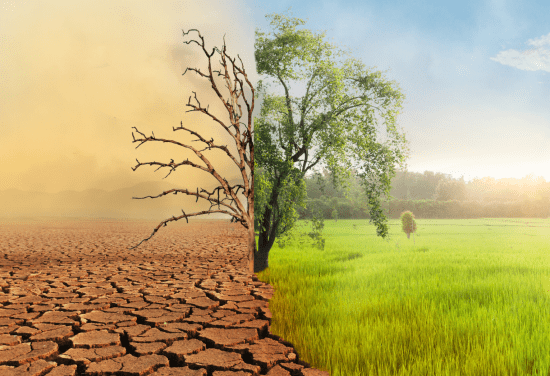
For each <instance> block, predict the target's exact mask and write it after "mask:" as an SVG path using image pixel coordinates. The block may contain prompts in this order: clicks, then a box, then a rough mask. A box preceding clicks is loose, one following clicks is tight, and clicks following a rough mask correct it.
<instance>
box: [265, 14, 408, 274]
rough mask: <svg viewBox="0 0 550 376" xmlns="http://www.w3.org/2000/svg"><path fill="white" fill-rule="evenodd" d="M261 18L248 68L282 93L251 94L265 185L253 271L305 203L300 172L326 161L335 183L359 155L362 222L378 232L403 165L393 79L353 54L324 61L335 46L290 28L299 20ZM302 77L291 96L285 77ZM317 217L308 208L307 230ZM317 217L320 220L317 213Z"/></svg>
mask: <svg viewBox="0 0 550 376" xmlns="http://www.w3.org/2000/svg"><path fill="white" fill-rule="evenodd" d="M266 17H269V18H272V21H271V25H272V26H274V27H276V28H277V30H278V33H274V34H273V36H274V37H273V39H269V38H267V37H265V36H264V35H265V34H264V33H262V32H259V31H258V30H256V40H255V58H256V69H257V71H258V73H259V74H265V75H267V76H269V77H272V78H273V79H275V81H276V82H277V83H279V84H280V85H281V86H282V88H283V89H284V95H283V96H278V95H274V94H273V95H268V94H267V93H266V92H265V90H266V88H267V87H268V84H265V85H264V83H263V82H262V81H261V80H260V81H259V83H258V86H257V93H258V95H259V94H260V93H262V94H264V99H263V103H262V109H261V113H260V117H259V118H257V119H255V122H254V125H255V132H256V139H255V143H256V158H257V161H258V166H259V167H261V168H263V169H264V170H265V171H266V172H267V175H266V178H267V179H269V182H270V183H269V185H268V186H266V187H265V189H267V192H265V193H264V192H262V193H261V194H265V197H267V200H266V202H265V204H264V205H258V206H257V207H256V208H255V214H256V215H257V217H258V223H259V226H260V229H259V239H258V252H257V255H256V257H255V261H257V262H258V263H257V264H255V267H254V269H255V271H261V270H264V269H265V268H267V267H268V255H269V250H270V249H271V247H272V245H273V242H274V240H275V238H276V237H278V236H280V235H283V234H284V233H287V232H289V231H290V230H291V229H292V228H293V225H294V221H295V218H296V216H295V214H296V213H295V211H294V208H295V207H296V206H301V207H305V206H304V205H305V186H304V185H303V183H304V176H305V173H306V172H307V171H309V170H310V169H312V168H313V167H314V166H316V165H317V164H319V163H320V162H323V164H326V165H327V166H328V170H329V171H330V172H331V175H332V183H333V185H334V186H335V187H338V186H339V185H342V184H343V185H345V182H346V179H349V178H350V174H351V171H352V162H353V158H352V156H353V157H355V159H356V160H358V161H359V162H358V163H357V164H356V166H355V168H356V170H357V171H358V176H359V177H360V178H361V184H362V186H363V190H364V191H365V194H366V197H367V202H368V207H369V211H370V217H371V218H370V221H371V223H372V222H374V224H375V225H376V227H377V234H378V235H379V236H381V237H383V238H385V237H386V236H387V235H388V226H387V218H386V216H385V215H384V213H383V210H382V207H381V200H382V195H385V196H388V195H389V190H390V183H391V178H392V177H393V176H394V175H395V166H394V165H395V164H396V163H398V164H400V165H401V167H402V168H405V167H404V162H405V159H406V156H407V152H408V148H407V147H406V139H405V136H404V134H403V135H402V134H400V133H399V132H398V129H397V127H396V124H395V117H396V115H397V114H398V113H399V109H400V108H401V104H402V101H403V99H404V95H403V94H402V93H401V92H400V91H399V89H398V88H397V84H396V83H395V82H390V81H387V80H386V79H385V78H383V77H382V74H381V73H380V72H378V71H376V72H371V71H369V70H367V69H366V68H365V66H364V65H363V64H362V63H361V62H360V61H358V60H356V59H353V58H350V59H348V60H346V61H345V62H344V63H343V66H340V67H338V66H337V65H336V63H335V59H334V58H332V59H331V56H332V55H333V50H334V49H335V47H333V46H331V45H330V44H328V43H325V42H323V40H322V39H323V38H324V36H325V34H324V33H322V34H315V35H314V34H312V33H311V32H310V31H309V30H299V31H298V30H296V26H298V25H303V24H305V22H304V21H303V20H301V19H296V18H292V19H289V18H287V17H285V16H281V15H273V14H272V15H268V16H266ZM334 55H336V56H341V55H343V53H342V52H340V51H338V52H337V53H336V54H334ZM296 68H300V69H299V70H298V69H296ZM302 79H308V82H307V84H306V93H305V95H304V96H303V97H302V98H294V97H291V93H290V80H302ZM295 115H298V117H299V119H295V117H294V116H295ZM379 119H381V120H382V121H383V124H384V125H385V128H386V134H387V140H386V141H385V142H384V143H381V142H378V141H377V129H376V127H375V125H378V124H379V122H380V120H379ZM313 147H316V148H317V150H316V152H315V153H314V152H313V149H312V148H313ZM308 162H309V164H308ZM312 171H313V170H312ZM319 180H320V179H319ZM346 190H349V188H347V187H346ZM256 192H257V194H260V192H258V191H256ZM281 197H283V198H281ZM318 220H319V217H318V214H316V216H315V218H314V220H313V223H314V228H317V229H318V231H320V229H322V226H320V225H319V226H317V225H316V223H317V222H316V221H318ZM320 221H321V224H322V218H321V219H320ZM317 238H318V237H317Z"/></svg>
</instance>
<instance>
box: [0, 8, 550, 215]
mask: <svg viewBox="0 0 550 376" xmlns="http://www.w3.org/2000/svg"><path fill="white" fill-rule="evenodd" d="M403 3H404V2H402V1H369V2H364V1H315V2H314V1H300V2H295V1H288V0H280V1H277V2H271V1H270V2H268V1H261V0H238V1H231V2H227V1H213V0H210V1H202V2H195V1H154V2H153V1H132V2H112V1H101V0H100V1H94V2H73V1H66V0H65V1H55V2H30V1H26V2H25V1H3V2H2V3H1V7H0V90H1V93H2V95H1V96H0V132H1V133H0V134H1V137H0V161H2V163H0V176H1V177H2V179H0V191H3V190H8V189H20V190H24V191H36V192H47V193H52V194H53V193H57V192H61V191H65V190H74V191H83V190H86V189H103V190H106V191H113V190H117V189H123V188H128V187H131V186H134V185H136V184H138V183H143V182H151V181H165V182H170V183H174V185H177V186H178V187H181V188H191V189H195V188H196V187H197V186H199V187H201V186H214V185H215V184H216V183H217V181H216V180H215V179H214V178H213V177H211V176H210V175H209V174H208V173H206V172H203V171H198V170H196V169H193V168H192V167H189V166H185V167H180V168H178V170H177V171H176V172H174V173H172V174H171V175H170V176H168V177H167V178H166V179H164V180H163V179H162V178H163V177H164V176H166V174H167V173H168V171H167V170H165V169H163V170H159V171H157V172H155V171H154V170H155V169H156V167H150V166H142V167H140V168H138V169H137V170H136V171H132V169H131V168H132V167H135V165H136V164H137V162H136V158H137V159H138V160H139V161H140V162H151V161H163V162H169V160H170V158H174V159H175V160H176V161H177V160H178V159H180V160H181V159H185V158H189V160H191V161H194V162H197V163H199V162H200V160H199V159H198V158H197V157H196V156H195V155H194V153H193V152H192V151H190V150H185V149H183V148H179V147H177V146H175V145H165V144H161V143H158V144H154V143H151V142H148V143H145V144H143V145H141V146H140V147H139V148H138V149H135V147H136V146H137V145H138V143H132V131H133V129H132V127H137V128H138V130H139V131H140V132H143V133H144V134H146V135H150V134H151V132H154V134H155V136H156V137H157V138H161V137H162V138H167V139H174V140H178V141H180V142H182V143H187V144H191V146H196V145H199V143H196V142H193V143H191V142H190V141H191V140H192V139H194V137H193V136H190V135H189V134H188V133H184V131H181V130H180V131H177V132H173V131H172V127H177V126H179V124H180V121H181V122H183V124H184V126H187V127H189V128H191V129H193V130H195V131H198V132H200V134H201V135H203V136H204V137H205V138H208V139H209V138H210V137H213V138H214V141H215V142H216V143H218V142H219V143H220V144H224V145H228V146H229V148H230V151H231V152H232V153H235V154H236V147H235V144H234V141H233V140H232V138H230V136H229V135H228V134H227V133H226V132H225V130H223V129H222V128H221V127H220V126H219V125H216V123H215V122H213V121H212V120H210V119H209V118H207V117H206V115H204V114H197V113H186V112H185V111H187V110H189V109H190V108H189V107H186V104H187V102H188V98H189V96H192V95H193V94H192V91H195V92H197V97H198V98H199V101H200V102H201V104H204V105H207V104H208V105H210V109H211V110H212V112H213V114H215V115H218V116H226V118H225V120H226V121H227V120H228V118H227V114H226V113H225V114H224V109H223V107H221V103H220V101H219V99H218V98H217V96H215V93H214V92H213V90H212V89H211V88H210V87H209V86H208V85H207V84H206V79H204V78H201V77H199V76H198V75H197V74H195V73H194V72H190V71H188V72H187V73H186V74H185V76H182V73H183V72H184V71H185V68H186V67H196V68H199V69H202V70H203V71H205V68H206V66H207V65H206V62H207V58H206V56H205V55H204V52H203V51H202V50H201V48H200V47H199V46H197V45H196V44H190V45H187V44H184V43H183V41H189V40H190V39H192V38H194V39H197V36H198V34H196V32H192V34H190V36H187V37H183V35H182V29H184V30H185V31H188V30H189V29H198V30H199V31H200V33H201V35H202V36H203V37H204V38H205V43H206V48H207V50H208V51H209V52H211V50H212V48H213V47H214V46H217V47H221V46H222V44H223V36H224V34H225V35H226V36H225V41H226V45H227V50H228V53H229V54H230V56H232V57H236V55H237V54H238V55H239V56H240V57H241V59H242V60H243V63H244V66H245V69H246V72H247V75H248V78H249V80H250V81H251V82H252V83H253V84H255V83H256V82H257V81H258V79H259V78H264V79H265V78H266V77H260V76H258V75H257V74H256V69H255V61H254V30H255V28H259V29H260V30H261V31H264V32H267V33H270V32H271V31H272V30H273V29H272V28H271V26H270V25H269V20H268V19H267V18H266V17H265V16H266V15H267V14H270V13H279V14H283V13H284V14H286V15H288V16H291V17H297V18H301V19H304V21H306V24H305V25H303V26H299V27H298V29H309V30H311V31H312V32H323V31H326V37H325V41H327V42H330V43H332V44H334V45H336V46H338V47H339V48H341V49H349V50H350V51H351V54H352V56H353V57H354V58H357V59H359V60H361V61H362V62H363V63H364V64H365V65H366V66H367V67H372V69H374V70H379V71H382V72H384V76H385V77H386V78H387V79H389V80H395V81H396V82H397V83H398V85H399V87H400V89H401V91H402V92H403V93H404V94H405V96H406V100H405V102H404V104H403V110H402V111H401V113H400V114H399V115H398V116H397V124H398V126H399V127H400V129H401V130H402V131H403V132H404V133H405V134H406V137H407V140H408V141H409V147H410V149H411V156H410V158H409V159H408V160H407V166H408V170H409V171H413V172H423V171H425V170H429V171H434V172H442V173H446V174H451V175H452V176H453V177H454V178H459V177H461V176H463V177H464V179H465V180H466V181H469V180H471V179H473V178H474V177H479V178H481V177H486V176H489V177H494V178H496V179H500V178H518V179H519V178H522V177H524V176H526V175H528V174H533V175H534V176H537V177H538V176H542V177H543V178H545V180H546V181H550V75H549V72H550V26H548V22H546V21H547V19H546V15H547V14H550V3H549V2H547V1H531V2H527V3H526V2H513V1H497V0H494V1H446V2H441V1H436V0H432V1H414V2H408V4H409V5H404V4H403ZM289 7H292V8H291V10H290V12H287V10H288V8H289ZM212 61H213V62H217V61H219V55H217V54H216V55H215V56H214V57H213V58H212ZM217 67H219V65H217ZM268 81H269V80H268ZM270 82H273V81H270ZM220 85H221V86H223V83H221V82H220ZM305 85H306V82H305V81H302V82H296V83H293V84H292V85H291V89H292V90H293V91H292V94H293V96H302V95H303V94H304V93H305ZM271 87H272V88H274V89H275V93H279V94H281V93H282V91H277V90H280V89H278V88H279V87H278V86H277V85H272V86H271ZM224 90H225V92H224V93H225V95H226V96H227V95H228V91H227V89H225V88H224ZM246 94H248V95H249V94H250V93H249V92H246V93H245V95H246ZM192 103H195V102H194V101H192ZM260 106H261V101H257V102H256V109H255V111H254V114H255V115H257V114H258V113H259V109H260ZM134 134H135V135H136V136H138V134H137V133H136V132H135V131H134ZM205 155H206V156H207V158H209V159H210V161H211V162H212V163H213V165H214V167H215V168H216V169H217V170H218V169H219V171H224V173H225V176H227V177H228V178H229V179H228V180H230V179H232V178H236V177H238V176H239V170H238V169H237V167H236V166H235V165H232V162H231V161H230V160H229V159H228V157H227V155H225V154H224V153H223V152H221V151H219V150H216V151H210V152H206V153H205ZM206 206H207V207H208V206H209V205H208V203H206Z"/></svg>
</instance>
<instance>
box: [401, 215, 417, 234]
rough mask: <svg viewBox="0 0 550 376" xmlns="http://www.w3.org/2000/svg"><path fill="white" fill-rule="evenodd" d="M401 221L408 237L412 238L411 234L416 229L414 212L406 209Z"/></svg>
mask: <svg viewBox="0 0 550 376" xmlns="http://www.w3.org/2000/svg"><path fill="white" fill-rule="evenodd" d="M401 223H402V224H403V231H404V232H405V234H407V239H410V238H411V234H412V233H414V232H415V231H416V221H415V220H414V214H413V213H412V212H410V211H404V212H403V213H401ZM413 241H414V239H413Z"/></svg>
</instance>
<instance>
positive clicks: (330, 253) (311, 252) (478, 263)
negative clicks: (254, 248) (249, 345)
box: [258, 218, 550, 376]
mask: <svg viewBox="0 0 550 376" xmlns="http://www.w3.org/2000/svg"><path fill="white" fill-rule="evenodd" d="M388 223H389V228H390V237H389V239H387V240H383V239H382V238H380V237H377V236H376V229H375V227H374V226H373V225H371V224H369V222H368V220H338V221H334V220H325V228H324V229H323V235H324V237H325V239H326V244H325V248H324V250H320V249H317V248H315V247H313V246H312V245H311V243H312V240H311V239H310V238H309V237H305V242H303V244H301V243H300V241H301V239H300V238H298V239H297V240H296V241H294V243H292V244H287V245H286V246H285V247H284V248H280V247H279V246H278V245H277V242H275V244H274V246H273V248H272V249H271V252H270V254H269V266H270V267H269V268H268V269H266V270H264V271H263V272H261V273H258V277H259V279H260V280H262V281H264V282H267V283H270V284H271V285H273V286H274V287H275V291H276V293H275V295H274V296H273V298H272V299H271V301H270V309H271V312H272V314H273V322H272V332H273V333H275V334H277V335H280V336H281V337H283V338H285V339H286V340H287V341H289V342H291V343H293V344H294V345H295V346H296V349H297V351H298V353H299V354H301V356H302V357H303V358H304V360H305V361H307V362H309V363H311V364H312V366H314V367H316V368H321V369H327V370H330V372H331V375H332V376H355V375H357V376H359V375H388V376H389V375H398V374H399V375H411V376H412V375H415V376H416V375H426V374H428V375H488V376H489V375H527V374H537V373H536V372H539V373H538V374H541V375H543V374H544V375H546V374H548V372H549V371H550V338H549V333H550V291H549V290H550V252H548V251H549V250H550V220H549V219H531V218H528V219H526V218H519V219H513V218H511V219H508V218H504V219H496V218H490V219H475V220H474V219H472V220H468V219H465V220H435V219H434V220H430V219H418V218H417V224H418V229H417V231H416V233H415V234H414V235H411V239H407V236H406V234H405V233H404V232H402V231H401V224H400V222H399V220H390V221H389V222H388ZM307 230H308V231H309V230H310V229H309V228H307ZM302 231H305V230H302ZM413 238H414V240H413Z"/></svg>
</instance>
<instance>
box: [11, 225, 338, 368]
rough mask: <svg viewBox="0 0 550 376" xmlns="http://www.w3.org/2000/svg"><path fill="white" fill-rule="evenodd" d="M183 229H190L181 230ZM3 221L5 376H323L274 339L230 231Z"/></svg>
mask: <svg viewBox="0 0 550 376" xmlns="http://www.w3.org/2000/svg"><path fill="white" fill-rule="evenodd" d="M181 222H183V223H181ZM158 223H160V221H159V222H148V221H124V220H103V221H102V220H92V219H90V220H83V219H56V220H54V219H49V220H46V219H35V220H32V219H27V220H23V219H21V220H18V221H16V222H14V221H13V220H10V221H7V220H5V219H4V220H0V239H1V242H0V375H2V376H43V375H48V376H73V375H87V376H88V375H89V376H100V375H101V376H103V375H124V376H144V375H154V376H207V375H208V376H250V375H269V376H287V375H297V376H321V375H323V376H326V375H329V373H328V372H326V371H321V370H317V369H313V368H311V367H310V366H309V365H308V364H307V363H305V362H302V361H300V360H299V356H298V354H297V353H296V351H295V350H294V348H293V346H292V345H291V344H290V343H288V342H285V341H284V340H282V339H280V338H279V337H278V336H276V335H274V334H272V333H271V332H270V324H271V313H270V311H269V299H270V298H271V297H272V294H273V289H272V287H271V286H270V285H267V284H265V283H263V282H261V281H259V280H258V278H257V277H256V275H251V274H249V273H248V271H247V249H246V230H245V229H244V227H242V226H241V225H240V224H236V223H233V224H230V223H229V221H228V220H227V221H204V220H203V221H193V220H191V221H190V222H189V223H185V222H184V221H181V220H180V221H179V222H176V223H174V222H171V223H170V224H169V225H168V226H166V227H162V228H161V229H160V230H159V231H158V232H157V233H156V234H155V236H154V237H153V238H151V239H150V240H149V241H148V242H144V243H142V244H141V245H140V246H139V248H137V249H134V250H128V249H127V248H128V247H130V246H134V245H136V244H137V243H139V241H141V240H142V239H144V238H147V237H148V236H149V235H150V234H151V232H152V230H153V228H155V227H156V226H157V225H158Z"/></svg>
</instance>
